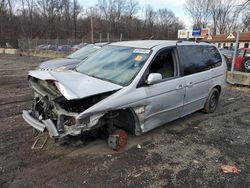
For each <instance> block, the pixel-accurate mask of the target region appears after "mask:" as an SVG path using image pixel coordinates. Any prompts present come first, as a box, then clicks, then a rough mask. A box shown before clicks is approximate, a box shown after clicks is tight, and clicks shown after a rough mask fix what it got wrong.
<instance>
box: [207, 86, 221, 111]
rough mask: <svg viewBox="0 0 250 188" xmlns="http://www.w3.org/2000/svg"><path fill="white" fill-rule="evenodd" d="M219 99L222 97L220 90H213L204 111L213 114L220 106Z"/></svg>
mask: <svg viewBox="0 0 250 188" xmlns="http://www.w3.org/2000/svg"><path fill="white" fill-rule="evenodd" d="M219 97H220V92H219V90H218V89H216V88H213V89H212V91H211V92H210V94H209V95H208V98H207V101H206V103H205V106H204V109H203V111H204V112H205V113H213V112H214V111H215V110H216V108H217V106H218V101H219Z"/></svg>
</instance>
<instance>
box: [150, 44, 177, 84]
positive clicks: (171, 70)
mask: <svg viewBox="0 0 250 188" xmlns="http://www.w3.org/2000/svg"><path fill="white" fill-rule="evenodd" d="M174 54H175V52H174V48H170V49H165V50H163V51H161V52H160V53H159V54H158V55H157V56H156V58H155V59H154V60H153V63H152V64H151V65H150V66H149V74H150V73H160V74H161V75H162V79H169V78H172V77H174V76H176V71H175V62H174V61H175V58H174V56H175V55H174Z"/></svg>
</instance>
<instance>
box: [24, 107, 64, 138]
mask: <svg viewBox="0 0 250 188" xmlns="http://www.w3.org/2000/svg"><path fill="white" fill-rule="evenodd" d="M30 113H31V111H27V110H23V115H22V116H23V119H24V120H25V121H26V122H27V123H28V124H29V125H31V126H32V127H33V128H35V129H36V130H38V131H40V132H43V131H44V130H45V128H46V129H47V130H48V131H49V135H50V136H51V137H58V136H59V133H58V131H57V129H56V127H55V125H54V123H53V122H52V121H51V120H50V119H47V120H42V123H41V122H39V121H38V120H36V119H35V118H33V117H32V116H31V114H30Z"/></svg>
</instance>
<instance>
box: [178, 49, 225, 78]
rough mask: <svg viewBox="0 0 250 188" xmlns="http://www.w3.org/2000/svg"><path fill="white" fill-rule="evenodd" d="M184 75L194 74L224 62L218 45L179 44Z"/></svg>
mask: <svg viewBox="0 0 250 188" xmlns="http://www.w3.org/2000/svg"><path fill="white" fill-rule="evenodd" d="M178 49H179V53H180V58H181V62H182V64H183V67H184V75H189V74H194V73H198V72H202V71H206V70H209V69H211V68H214V67H218V66H220V65H221V63H222V59H221V55H220V53H219V51H218V50H217V48H216V47H214V46H208V45H206V46H205V45H204V46H202V45H194V46H191V45H187V46H178Z"/></svg>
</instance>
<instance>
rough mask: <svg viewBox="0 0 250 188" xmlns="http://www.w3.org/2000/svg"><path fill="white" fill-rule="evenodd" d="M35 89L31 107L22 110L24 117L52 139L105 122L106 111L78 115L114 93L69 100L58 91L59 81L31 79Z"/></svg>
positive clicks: (77, 132)
mask: <svg viewBox="0 0 250 188" xmlns="http://www.w3.org/2000/svg"><path fill="white" fill-rule="evenodd" d="M28 80H29V84H30V87H31V88H32V89H33V90H34V99H33V105H32V109H31V110H28V111H26V110H24V111H23V118H24V120H25V121H26V122H27V123H28V124H29V125H31V126H32V127H33V128H35V129H36V130H38V131H40V132H43V131H45V130H47V131H48V132H49V135H50V136H51V137H53V138H58V139H60V138H64V137H66V136H69V135H70V136H77V135H80V134H81V132H83V131H89V130H92V129H95V128H97V127H99V126H101V125H102V124H103V122H102V121H101V118H102V117H103V115H104V113H97V114H94V115H90V116H87V117H85V118H81V119H77V116H78V115H79V114H80V113H81V112H83V111H84V110H86V109H88V108H89V107H91V106H92V105H94V104H96V103H97V102H99V101H101V100H102V99H104V98H106V97H108V96H109V95H111V94H112V93H113V91H112V92H106V93H102V94H96V95H94V96H89V97H86V98H81V99H74V100H67V99H66V98H65V97H64V96H63V95H62V93H61V92H60V91H59V89H58V86H57V84H58V83H57V81H55V80H41V79H38V78H35V77H32V76H29V78H28Z"/></svg>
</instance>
